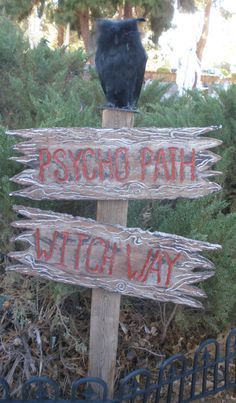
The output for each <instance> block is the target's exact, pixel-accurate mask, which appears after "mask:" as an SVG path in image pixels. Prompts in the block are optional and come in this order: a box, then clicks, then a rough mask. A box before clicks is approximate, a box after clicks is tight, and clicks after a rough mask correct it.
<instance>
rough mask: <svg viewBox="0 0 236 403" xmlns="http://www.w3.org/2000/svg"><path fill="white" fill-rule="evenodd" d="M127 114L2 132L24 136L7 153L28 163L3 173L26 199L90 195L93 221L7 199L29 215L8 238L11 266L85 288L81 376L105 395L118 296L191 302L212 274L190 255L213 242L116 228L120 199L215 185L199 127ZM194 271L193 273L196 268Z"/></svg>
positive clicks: (192, 193)
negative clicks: (84, 370) (17, 243)
mask: <svg viewBox="0 0 236 403" xmlns="http://www.w3.org/2000/svg"><path fill="white" fill-rule="evenodd" d="M133 119H134V115H133V113H132V112H129V111H125V110H118V109H112V110H104V111H103V123H102V126H103V127H102V128H101V129H94V128H52V129H33V130H29V129H28V130H17V131H11V132H9V134H11V135H16V136H20V137H22V138H24V139H26V141H25V142H21V143H17V144H16V145H15V146H14V148H15V150H16V151H18V152H20V153H22V154H23V155H21V156H17V157H14V158H13V159H14V160H16V161H18V162H21V163H23V164H26V165H27V166H28V167H27V169H25V170H24V171H23V172H22V173H20V174H18V175H16V176H15V177H14V178H13V179H12V180H13V181H14V182H16V183H18V184H20V185H26V188H23V189H20V190H17V191H15V192H14V193H13V194H14V195H16V196H21V197H28V198H31V199H35V200H42V199H51V200H55V199H57V200H59V199H61V200H63V199H64V200H79V199H85V200H86V199H95V200H98V204H97V221H93V220H89V219H84V218H81V217H72V216H69V215H66V214H58V213H53V212H50V211H48V212H47V211H42V210H39V209H32V208H29V207H24V206H18V207H17V206H16V207H15V209H16V211H17V212H18V213H19V214H21V215H22V216H25V217H27V218H28V220H22V221H18V222H15V223H13V225H14V226H16V227H17V228H21V229H27V232H23V233H22V234H20V235H19V236H18V237H17V238H16V239H17V240H21V241H25V242H28V243H29V244H30V247H29V248H28V250H26V251H20V252H12V253H11V254H10V256H11V257H12V258H14V259H16V260H17V261H18V264H16V265H14V266H13V265H12V266H10V267H9V268H8V269H9V270H16V271H19V272H21V273H26V274H30V275H39V276H42V277H44V278H48V279H52V280H54V281H59V282H60V281H61V282H63V283H71V284H78V285H82V286H85V287H90V288H92V289H93V291H92V308H91V325H90V326H91V327H90V350H89V375H91V376H96V377H100V378H102V379H103V380H104V381H106V382H107V384H108V387H109V397H111V398H112V397H113V388H114V378H115V376H114V375H115V363H116V352H117V342H118V326H119V313H120V296H121V294H123V295H132V296H136V297H141V298H152V299H154V300H158V301H165V302H167V301H172V302H175V303H180V304H187V305H190V306H192V307H200V306H201V303H200V302H199V301H198V300H195V297H204V296H205V294H204V292H203V291H202V290H200V289H199V288H197V287H195V286H193V285H192V284H194V283H196V282H199V281H202V280H205V279H207V278H209V277H210V276H212V275H213V265H212V263H211V262H209V261H208V260H207V259H205V258H203V257H202V256H201V255H200V254H199V253H198V252H200V251H203V250H217V249H218V248H219V245H212V244H209V243H206V242H199V241H194V240H190V239H187V238H183V237H178V236H176V235H169V234H162V233H159V232H154V233H150V232H148V231H142V230H141V229H138V228H133V229H127V228H125V226H126V222H127V211H128V200H129V199H175V198H178V197H188V198H197V197H200V196H204V195H207V194H209V193H212V192H214V191H217V190H219V189H220V186H219V185H218V184H217V183H214V182H210V181H209V180H208V178H209V177H211V176H213V175H216V174H218V172H215V171H212V170H211V166H212V165H213V164H214V163H215V162H217V161H218V160H219V157H218V156H217V155H216V154H214V153H213V152H211V151H209V150H208V149H209V148H212V147H215V146H218V145H220V144H221V142H220V141H219V140H216V139H212V138H208V137H200V135H201V134H204V133H207V132H209V131H212V130H214V129H215V128H213V127H210V128H209V127H208V128H184V129H181V128H180V129H165V128H163V129H157V128H133ZM197 268H199V269H200V271H197V270H195V269H197Z"/></svg>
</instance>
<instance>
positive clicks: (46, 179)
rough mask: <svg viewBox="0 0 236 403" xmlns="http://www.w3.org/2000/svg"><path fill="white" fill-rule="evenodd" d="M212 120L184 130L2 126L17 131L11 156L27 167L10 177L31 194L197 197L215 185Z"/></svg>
mask: <svg viewBox="0 0 236 403" xmlns="http://www.w3.org/2000/svg"><path fill="white" fill-rule="evenodd" d="M214 129H215V128H214V127H208V128H184V129H164V128H163V129H157V128H132V129H125V128H123V129H93V128H53V129H27V130H16V131H10V132H8V133H9V134H11V135H14V136H19V137H21V138H24V139H25V140H26V141H23V142H21V143H18V144H16V145H15V146H14V149H15V150H16V151H18V152H19V153H21V154H23V155H21V156H20V155H19V156H17V157H13V158H14V159H15V160H16V161H18V162H21V163H23V164H26V165H27V169H25V170H24V171H23V172H21V173H19V174H18V175H16V176H15V177H14V178H12V180H13V181H14V182H16V183H18V184H20V185H26V186H27V187H26V188H24V189H20V190H18V191H15V192H14V195H17V196H22V197H29V198H31V199H36V200H41V199H53V200H54V199H68V200H69V199H74V200H78V199H86V200H87V199H96V200H118V199H123V200H128V199H176V198H177V197H188V198H197V197H199V196H204V195H207V194H209V193H212V192H215V191H217V190H219V189H220V186H219V185H218V184H217V183H214V182H210V181H209V180H208V178H209V177H211V176H213V175H217V173H218V172H215V171H212V170H211V166H212V165H213V164H214V163H216V162H217V161H218V160H219V157H218V156H217V155H216V154H214V153H212V152H211V151H209V150H208V149H209V148H212V147H216V146H219V145H220V144H221V143H222V142H221V141H220V140H217V139H213V138H208V137H200V135H202V134H205V133H207V132H209V131H212V130H214Z"/></svg>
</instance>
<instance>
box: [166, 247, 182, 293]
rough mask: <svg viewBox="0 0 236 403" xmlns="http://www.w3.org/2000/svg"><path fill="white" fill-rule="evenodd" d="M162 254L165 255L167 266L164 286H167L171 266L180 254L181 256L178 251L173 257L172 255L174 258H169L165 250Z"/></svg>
mask: <svg viewBox="0 0 236 403" xmlns="http://www.w3.org/2000/svg"><path fill="white" fill-rule="evenodd" d="M163 254H164V256H165V259H166V262H167V264H168V268H167V276H166V284H165V285H166V287H169V285H170V279H171V274H172V269H173V267H174V264H175V263H176V262H177V260H178V259H179V258H180V256H181V253H178V254H177V255H176V256H175V257H174V259H173V260H171V259H170V258H169V255H168V254H167V253H166V252H164V253H163Z"/></svg>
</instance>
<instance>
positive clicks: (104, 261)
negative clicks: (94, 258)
mask: <svg viewBox="0 0 236 403" xmlns="http://www.w3.org/2000/svg"><path fill="white" fill-rule="evenodd" d="M109 247H110V242H109V241H106V243H105V248H104V252H103V257H102V265H101V267H100V270H99V271H100V273H104V271H105V267H106V264H107V262H108V263H109V270H108V274H109V276H111V275H112V270H113V264H114V259H115V255H116V251H117V244H116V242H115V243H114V244H113V245H112V252H111V256H108V254H107V253H108V251H109Z"/></svg>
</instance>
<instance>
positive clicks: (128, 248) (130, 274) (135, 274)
mask: <svg viewBox="0 0 236 403" xmlns="http://www.w3.org/2000/svg"><path fill="white" fill-rule="evenodd" d="M126 252H127V270H128V278H129V280H134V279H135V277H138V276H139V274H138V272H137V271H134V272H132V263H131V246H130V245H129V244H127V245H126Z"/></svg>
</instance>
